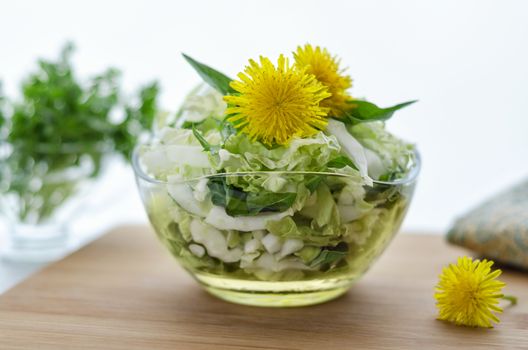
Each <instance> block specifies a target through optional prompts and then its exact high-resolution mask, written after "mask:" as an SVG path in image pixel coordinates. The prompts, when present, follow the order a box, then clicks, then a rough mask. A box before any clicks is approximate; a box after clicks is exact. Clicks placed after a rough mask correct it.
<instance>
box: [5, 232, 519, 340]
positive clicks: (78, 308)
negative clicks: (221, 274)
mask: <svg viewBox="0 0 528 350" xmlns="http://www.w3.org/2000/svg"><path fill="white" fill-rule="evenodd" d="M464 253H466V252H464V251H462V250H460V249H458V248H453V247H448V246H447V245H446V244H445V243H444V242H443V240H442V237H439V236H428V235H400V236H399V237H397V238H396V240H395V242H394V243H393V244H392V245H391V246H390V247H389V249H388V251H387V252H386V254H385V255H384V256H382V258H381V259H380V260H379V261H378V262H377V264H376V265H375V266H374V268H373V269H372V271H370V272H369V273H367V275H366V276H365V277H364V278H363V279H362V280H361V281H359V282H358V283H357V284H356V285H355V286H354V287H353V288H352V290H351V291H350V292H349V293H348V294H346V295H345V296H344V297H342V298H340V299H337V300H335V301H332V302H329V303H327V304H323V305H317V306H311V307H305V308H293V309H265V308H255V307H248V306H240V305H234V304H228V303H226V302H224V301H221V300H218V299H215V298H213V297H211V296H209V295H207V294H206V293H205V292H203V291H202V290H201V289H200V288H199V286H198V285H197V284H196V283H195V282H194V281H193V280H192V279H191V278H190V277H189V276H188V275H187V274H186V273H185V272H184V271H182V269H181V268H180V267H179V266H178V265H177V263H176V262H174V261H173V259H172V258H171V257H170V256H169V254H168V253H167V252H166V251H165V250H164V249H163V248H162V247H161V245H160V244H159V243H158V242H157V241H156V238H155V236H154V234H153V233H152V232H151V231H150V229H147V228H144V227H124V228H119V229H116V230H114V231H113V232H111V233H109V234H108V235H106V236H105V237H103V238H102V239H100V240H98V241H96V242H94V243H93V244H91V245H89V246H88V247H86V248H84V249H82V250H80V251H79V252H77V253H75V254H73V255H71V256H70V257H68V258H66V259H65V260H63V261H60V262H58V263H56V264H54V265H52V266H50V267H49V268H47V269H45V270H43V271H42V272H40V273H38V274H36V275H35V276H33V277H31V278H30V279H28V280H26V281H25V282H23V283H22V284H20V285H18V286H17V287H15V288H14V289H11V290H10V291H8V292H7V293H6V294H4V295H2V296H0V349H303V350H305V349H443V348H467V349H483V348H497V349H499V348H501V349H514V348H517V349H528V275H527V274H523V273H521V272H515V271H507V272H505V274H504V276H503V280H504V281H505V282H507V283H508V286H507V290H506V292H507V293H509V294H514V295H517V296H518V297H519V304H518V305H517V306H515V307H508V308H506V309H505V312H504V314H503V315H502V316H501V319H502V322H501V323H500V324H499V325H498V326H497V327H496V328H494V329H473V328H464V327H455V326H452V325H450V324H447V323H444V322H440V321H437V320H435V314H436V311H435V307H434V300H433V297H432V294H433V286H434V285H435V283H436V280H437V275H438V274H439V273H440V271H441V267H442V266H443V265H445V264H447V263H449V262H452V261H454V260H455V259H456V257H457V256H459V255H462V254H464Z"/></svg>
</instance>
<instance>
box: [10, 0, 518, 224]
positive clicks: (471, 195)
mask: <svg viewBox="0 0 528 350" xmlns="http://www.w3.org/2000/svg"><path fill="white" fill-rule="evenodd" d="M68 39H69V40H73V41H74V42H75V44H76V45H77V47H78V51H77V54H76V55H75V57H74V59H75V63H76V66H77V68H78V71H79V72H80V74H81V76H84V77H87V76H89V75H90V74H94V73H96V72H99V71H101V70H103V69H104V68H106V67H108V66H110V65H112V66H116V67H119V68H121V69H122V70H123V71H124V84H125V86H126V87H127V88H128V89H132V88H135V87H137V86H138V85H139V84H140V83H143V82H147V81H150V80H151V79H159V80H160V82H161V84H162V87H163V98H162V101H163V106H164V107H165V108H166V109H168V110H170V111H174V110H175V109H176V108H177V107H178V104H179V103H180V102H181V100H182V98H183V96H184V94H185V93H186V92H187V90H189V89H190V88H191V87H192V86H194V85H195V84H196V83H198V82H199V78H198V76H197V75H196V74H195V73H194V71H193V70H192V69H191V68H190V67H189V66H188V65H187V64H186V63H185V62H184V61H183V59H182V58H181V56H180V52H186V53H188V54H190V55H192V56H194V57H195V58H197V59H198V60H201V61H205V62H207V63H209V64H210V65H212V66H213V67H216V68H218V69H220V70H222V71H224V72H225V73H228V74H229V75H231V76H234V75H235V74H236V73H237V72H238V71H239V70H242V69H243V67H244V65H245V63H246V62H247V59H248V58H255V57H258V55H266V56H270V57H272V58H275V57H276V56H277V55H278V54H279V53H281V52H283V53H289V52H290V51H292V50H293V49H295V47H296V46H297V45H300V44H304V43H312V44H318V45H322V46H326V47H327V48H328V49H329V50H330V52H331V53H333V54H336V55H339V56H340V57H341V59H342V63H343V64H344V65H346V66H347V67H349V70H348V72H349V73H350V74H351V75H352V77H353V79H354V88H353V90H352V93H353V95H354V96H357V97H368V98H369V99H370V100H372V101H375V102H377V103H379V104H381V105H389V104H393V103H397V102H402V101H405V100H409V99H419V100H420V102H419V103H418V104H416V105H414V106H412V107H410V108H408V109H405V110H404V111H401V112H399V113H397V114H396V117H395V118H394V119H393V120H391V121H390V122H389V128H390V129H391V130H392V131H393V132H394V133H396V134H397V135H400V136H402V137H404V138H406V139H407V140H409V141H412V142H415V143H416V144H417V145H418V147H419V149H420V151H421V153H422V157H423V160H424V164H423V172H422V174H421V178H420V183H419V186H418V190H417V193H416V198H415V202H414V204H413V207H412V208H411V212H410V214H409V216H408V218H407V220H406V222H405V229H406V230H408V231H418V230H420V231H422V232H423V231H427V232H436V233H444V232H445V230H446V229H447V228H448V227H449V225H450V223H451V222H452V220H453V219H454V218H455V217H456V216H457V215H459V214H462V213H464V211H466V210H468V209H470V208H471V207H472V206H474V205H475V204H477V203H478V202H479V201H481V200H483V199H485V198H486V197H488V196H489V195H492V194H493V193H494V192H496V191H497V190H500V189H502V188H504V187H506V186H508V185H511V184H513V183H514V182H516V181H519V180H520V179H522V178H523V177H525V176H527V174H528V161H527V160H528V159H527V158H528V157H527V150H528V138H527V136H528V114H527V112H526V111H527V110H528V91H527V86H526V83H527V81H528V2H523V1H482V0H481V1H445V0H444V1H435V2H433V1H361V2H359V1H328V0H327V1H307V0H303V1H285V0H283V1H195V0H193V1H185V2H177V1H172V2H169V1H166V2H162V1H94V0H92V1H49V0H48V1H18V0H17V1H11V2H7V1H4V2H2V3H0V79H1V80H3V82H4V89H5V91H6V92H7V93H8V94H9V95H10V96H14V95H16V94H17V87H18V84H19V82H20V79H21V78H22V77H23V76H25V74H26V73H27V72H28V70H31V69H33V68H34V67H35V59H36V58H37V57H56V55H57V53H58V50H59V48H60V47H61V46H62V44H63V43H64V42H65V41H66V40H68ZM103 187H104V188H103V189H100V190H99V192H101V193H103V194H101V197H102V198H110V199H108V200H99V202H101V203H103V204H106V206H107V208H108V209H107V210H105V211H104V212H103V213H100V214H98V215H97V216H96V219H94V217H93V215H92V214H90V215H85V218H84V221H83V219H82V218H80V222H82V224H78V225H80V226H82V228H83V229H84V230H85V231H87V232H88V231H95V230H96V227H98V228H99V227H100V226H101V225H103V223H106V224H115V223H117V222H138V221H139V222H146V216H145V215H144V213H143V210H142V207H141V204H140V202H139V197H138V196H137V194H136V190H135V187H134V183H133V179H132V176H131V171H130V170H128V169H123V168H121V167H116V168H114V170H113V171H112V173H111V174H109V177H108V178H107V179H105V182H104V186H103ZM99 192H97V193H99ZM115 193H118V197H117V198H118V199H116V198H115ZM98 195H99V194H98ZM106 195H108V196H109V197H105V196H106ZM112 198H113V199H112Z"/></svg>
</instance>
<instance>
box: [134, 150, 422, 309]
mask: <svg viewBox="0 0 528 350" xmlns="http://www.w3.org/2000/svg"><path fill="white" fill-rule="evenodd" d="M415 158H416V161H415V163H414V165H413V168H412V169H411V171H410V172H409V174H408V175H407V177H406V178H404V179H401V180H397V181H393V182H384V181H374V184H373V186H363V185H361V184H358V179H357V178H352V177H351V176H350V175H342V174H335V173H314V172H247V173H229V174H214V175H208V176H204V177H200V178H196V179H193V180H186V181H184V180H178V179H172V181H168V182H166V181H159V180H157V179H154V178H152V177H151V176H149V175H148V174H147V173H146V172H145V171H144V169H143V167H142V164H141V163H140V159H139V147H138V148H136V151H135V152H134V155H133V162H132V163H133V167H134V171H135V175H136V180H137V184H138V187H139V191H140V194H141V198H142V200H143V203H144V205H145V208H146V211H147V214H148V217H149V219H150V222H151V223H152V226H153V227H154V230H155V232H156V234H157V236H158V238H159V239H160V241H161V242H162V243H163V245H164V246H165V247H166V248H167V249H168V250H169V251H170V253H171V254H172V255H173V256H174V257H175V258H176V259H177V260H178V262H179V263H180V264H181V265H182V266H183V267H184V268H185V269H186V270H187V271H188V272H189V273H190V274H191V275H192V276H193V277H194V278H195V279H196V280H197V281H198V282H199V283H200V284H201V285H202V286H203V287H204V288H205V290H207V291H208V292H209V293H211V294H213V295H215V296H217V297H219V298H221V299H224V300H227V301H230V302H235V303H239V304H247V305H256V306H275V307H285V306H302V305H310V304H317V303H322V302H325V301H328V300H331V299H334V298H336V297H338V296H340V295H342V294H343V293H345V292H346V291H347V290H348V289H349V288H350V286H351V285H352V284H353V283H354V281H356V280H357V279H358V278H360V277H361V276H362V275H363V274H364V273H365V272H366V271H367V270H368V269H369V267H370V266H371V265H372V263H373V262H374V260H375V259H376V258H377V257H378V256H379V255H380V254H381V253H382V252H383V251H384V250H385V248H386V247H387V245H388V244H389V243H390V241H391V240H392V238H393V237H394V235H395V234H396V232H397V231H398V230H399V228H400V225H401V223H402V221H403V219H404V217H405V214H406V212H407V209H408V208H409V204H410V202H411V199H412V196H413V191H414V187H415V184H416V179H417V176H418V173H419V170H420V158H419V156H418V154H416V157H415ZM248 179H251V183H252V184H255V183H261V184H262V188H252V189H251V190H250V191H251V192H246V191H242V190H241V189H242V188H244V186H245V184H247V183H248V182H247V180H248ZM256 179H257V180H258V181H255V180H256ZM284 179H287V180H288V181H287V182H288V183H291V182H295V183H302V184H303V185H304V186H301V187H302V188H303V189H305V190H304V191H298V189H296V188H289V189H287V191H285V192H284V193H279V194H278V196H277V197H276V201H275V202H273V204H271V205H268V206H267V207H265V208H262V207H261V206H259V201H260V199H262V196H268V195H269V192H267V190H266V188H267V186H268V185H269V183H270V182H275V183H276V182H280V181H283V180H284ZM301 187H299V188H301ZM306 188H309V189H310V190H309V192H308V193H305V192H306ZM218 194H221V195H218ZM275 195H276V193H275ZM298 196H304V200H303V201H301V202H302V203H303V205H302V207H295V204H294V206H293V207H292V206H291V203H292V198H293V199H295V198H297V197H298ZM354 198H362V200H361V203H359V202H353V201H354V200H355V199H354ZM226 202H228V203H226ZM269 202H270V201H269V198H267V201H266V203H269ZM295 203H297V201H295ZM241 206H243V207H244V208H243V209H244V210H242V211H240V210H239V209H241ZM239 211H240V212H244V213H246V215H245V216H241V215H237V213H238V212H239ZM248 212H252V214H251V215H249V216H248V215H247V213H248Z"/></svg>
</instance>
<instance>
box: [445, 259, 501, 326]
mask: <svg viewBox="0 0 528 350" xmlns="http://www.w3.org/2000/svg"><path fill="white" fill-rule="evenodd" d="M492 265H493V261H487V260H486V259H484V260H482V261H480V260H474V261H473V259H471V258H469V257H467V256H465V257H461V258H459V259H458V262H457V264H450V265H449V266H448V267H446V268H444V269H443V271H442V274H441V275H440V281H439V283H438V285H437V286H436V293H435V298H436V300H437V304H436V306H437V308H438V309H439V315H438V319H440V320H445V321H449V322H453V323H455V324H456V325H465V326H472V327H492V321H493V322H495V323H499V318H498V317H497V316H496V315H495V313H500V312H502V309H501V308H500V307H499V306H498V304H499V301H500V299H501V298H504V295H503V294H502V293H501V290H502V288H503V287H504V286H505V284H504V283H503V282H501V281H498V280H496V278H497V277H499V275H500V274H501V270H498V269H497V270H495V271H491V266H492Z"/></svg>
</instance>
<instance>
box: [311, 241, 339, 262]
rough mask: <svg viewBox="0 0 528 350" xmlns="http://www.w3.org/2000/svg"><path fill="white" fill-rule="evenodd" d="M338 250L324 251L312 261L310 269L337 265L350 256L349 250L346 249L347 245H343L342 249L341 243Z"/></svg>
mask: <svg viewBox="0 0 528 350" xmlns="http://www.w3.org/2000/svg"><path fill="white" fill-rule="evenodd" d="M336 248H337V249H340V250H329V249H323V250H322V251H321V253H319V255H318V256H317V257H316V258H315V259H313V260H312V262H311V263H310V267H315V266H318V265H335V264H337V263H338V262H339V261H340V260H341V259H343V258H344V257H345V256H346V255H347V254H348V248H347V247H346V243H345V244H344V245H343V247H341V243H340V244H339V245H338V246H337V247H336Z"/></svg>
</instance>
